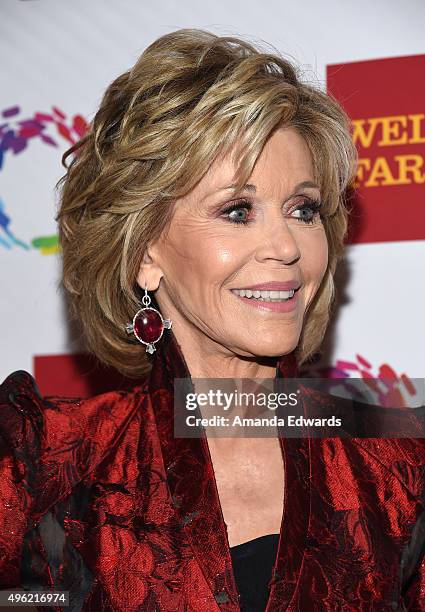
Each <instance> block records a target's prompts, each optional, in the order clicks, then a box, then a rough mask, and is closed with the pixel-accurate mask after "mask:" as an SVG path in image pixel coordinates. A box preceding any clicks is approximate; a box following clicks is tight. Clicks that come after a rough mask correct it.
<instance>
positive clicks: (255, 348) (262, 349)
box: [247, 337, 298, 357]
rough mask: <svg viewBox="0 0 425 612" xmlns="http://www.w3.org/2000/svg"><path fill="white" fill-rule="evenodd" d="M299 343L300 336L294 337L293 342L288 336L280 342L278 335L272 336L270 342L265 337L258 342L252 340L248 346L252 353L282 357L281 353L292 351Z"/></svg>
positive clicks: (260, 355)
mask: <svg viewBox="0 0 425 612" xmlns="http://www.w3.org/2000/svg"><path fill="white" fill-rule="evenodd" d="M297 344H298V337H297V338H294V340H293V342H288V338H287V337H286V338H284V339H282V341H281V342H279V341H278V340H277V339H276V337H274V338H271V339H270V341H269V342H267V341H265V340H264V338H263V339H262V340H258V342H254V343H251V342H250V343H249V348H248V347H247V348H248V351H249V352H250V354H252V355H257V356H258V357H280V356H281V355H286V354H288V353H292V351H293V350H294V349H295V348H296V347H297Z"/></svg>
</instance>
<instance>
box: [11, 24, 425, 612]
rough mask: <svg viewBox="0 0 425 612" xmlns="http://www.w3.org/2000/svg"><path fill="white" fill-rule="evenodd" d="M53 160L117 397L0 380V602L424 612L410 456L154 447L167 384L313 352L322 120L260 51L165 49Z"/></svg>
mask: <svg viewBox="0 0 425 612" xmlns="http://www.w3.org/2000/svg"><path fill="white" fill-rule="evenodd" d="M70 153H75V157H74V158H73V160H72V162H71V163H70V166H69V168H68V171H67V174H66V176H65V177H64V182H63V191H62V197H61V206H60V210H59V214H58V221H59V230H60V242H61V246H62V252H63V279H64V285H65V287H66V289H67V290H68V292H69V297H70V303H71V306H72V312H73V314H74V316H75V317H76V318H77V319H78V320H79V321H80V323H81V325H82V328H83V332H84V337H85V339H86V341H87V346H88V348H89V349H90V350H91V351H92V352H93V353H94V354H95V355H97V357H98V358H99V359H100V360H102V361H103V362H105V363H107V364H110V365H113V366H115V367H116V368H118V369H119V370H120V371H121V372H123V373H124V374H126V375H128V376H131V377H134V378H135V387H134V389H133V390H132V391H130V392H122V391H116V392H109V393H106V394H104V395H100V396H97V397H94V398H90V399H86V400H74V399H65V398H59V397H48V398H44V399H43V398H42V397H40V394H39V392H38V390H37V387H36V385H35V382H34V380H33V379H32V377H31V376H30V375H29V374H28V373H26V372H22V371H20V372H15V373H13V374H11V375H10V376H9V377H8V378H7V379H6V380H5V382H4V383H3V385H2V387H1V409H2V417H1V428H2V429H1V431H2V441H3V444H2V464H1V465H2V470H3V471H2V497H3V500H2V501H3V503H2V504H0V513H1V514H2V526H3V527H2V529H3V530H2V536H1V543H2V548H3V551H2V555H1V557H0V568H1V571H0V584H1V585H2V586H3V588H6V587H7V588H12V587H25V588H31V589H33V590H35V589H41V588H44V589H48V588H54V589H56V590H65V591H66V590H67V591H70V601H71V607H70V609H71V610H84V611H85V612H87V611H88V610H96V611H98V610H105V611H106V610H107V611H110V610H148V611H150V610H152V611H154V610H161V611H162V610H164V611H174V610H178V611H182V612H183V611H193V612H201V611H213V610H226V611H229V612H230V611H236V610H239V609H242V610H264V609H267V612H272V611H278V610H294V611H295V610H308V611H309V610H326V611H331V610H332V611H334V610H344V611H351V610H353V611H354V610H356V611H357V610H403V609H412V610H413V609H414V610H419V609H425V608H424V606H425V568H424V564H423V562H422V561H421V558H422V557H421V550H419V549H418V545H417V542H418V538H417V537H416V536H417V534H418V529H419V528H420V526H421V524H422V523H421V516H425V515H422V512H423V510H424V497H421V496H422V495H423V490H424V469H425V459H424V447H423V445H422V441H421V440H413V439H403V440H378V441H376V440H372V439H371V440H368V439H362V440H355V439H340V438H328V439H316V440H310V439H308V438H299V439H295V438H292V439H284V438H282V437H272V438H252V439H250V438H237V439H236V438H213V437H209V438H207V437H205V436H204V437H201V438H189V437H186V438H184V437H182V438H177V437H174V435H173V400H174V380H175V379H176V378H187V379H188V378H193V379H199V378H215V379H217V378H218V379H219V378H263V379H276V380H277V379H279V378H286V377H294V376H296V374H297V371H298V367H299V365H300V364H301V363H303V362H304V361H306V359H307V358H308V357H309V356H311V355H312V354H313V353H314V352H315V351H316V350H317V348H318V347H319V346H320V343H321V341H322V338H323V336H324V333H325V330H326V326H327V323H328V320H329V312H330V308H331V305H332V301H333V297H334V284H333V275H334V272H335V267H336V263H337V260H338V258H339V257H340V256H341V255H342V252H343V239H344V235H345V231H346V226H347V210H346V207H345V205H344V193H345V190H346V188H347V187H348V186H349V185H350V184H351V182H352V180H353V177H354V173H355V165H356V164H355V161H356V156H355V149H354V147H353V145H352V141H351V138H350V131H349V124H348V120H347V117H346V115H345V114H344V112H343V110H342V109H341V108H340V107H339V105H338V104H337V102H336V101H335V100H333V99H332V98H331V97H329V96H327V95H326V94H324V93H323V92H321V91H319V90H316V89H314V88H313V87H310V86H308V85H306V84H303V83H302V82H301V81H300V80H299V78H298V76H297V73H296V70H295V69H294V67H293V66H291V64H289V63H288V62H287V61H286V60H285V59H283V58H282V57H280V56H279V55H277V54H270V53H264V52H262V51H260V50H258V49H256V48H254V47H253V46H252V45H250V44H248V43H246V42H244V41H242V40H238V39H237V38H232V37H217V36H215V35H213V34H211V33H208V32H205V31H201V30H179V31H176V32H173V33H171V34H167V35H165V36H163V37H161V38H160V39H158V40H157V41H155V42H154V43H153V44H152V45H150V47H148V48H147V49H146V51H145V52H144V53H143V54H142V56H141V57H140V59H139V60H138V62H137V63H136V64H135V66H134V67H133V68H132V69H131V70H129V71H128V72H126V73H124V74H123V75H121V76H120V77H118V78H117V79H116V80H115V81H114V82H113V83H112V84H111V85H110V87H109V88H108V89H107V91H106V93H105V96H104V98H103V100H102V103H101V105H100V108H99V110H98V112H97V113H96V116H95V118H94V121H93V124H92V126H91V129H90V131H89V133H88V134H87V135H86V137H85V138H83V139H82V141H81V142H80V143H79V144H78V145H77V146H76V147H74V148H73V149H71V150H70V151H68V154H70ZM141 298H142V303H141ZM149 308H150V309H152V308H155V309H156V310H157V311H158V313H160V314H158V313H155V311H153V310H148V309H149ZM317 398H318V399H319V400H320V395H319V394H318V395H317V396H316V399H317ZM322 399H323V398H322ZM418 526H419V527H418ZM415 530H416V531H415ZM413 532H414V534H415V538H413V535H412V534H413ZM421 563H422V564H421Z"/></svg>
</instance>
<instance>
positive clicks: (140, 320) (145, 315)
mask: <svg viewBox="0 0 425 612" xmlns="http://www.w3.org/2000/svg"><path fill="white" fill-rule="evenodd" d="M150 303H151V298H150V297H149V294H148V290H147V288H146V285H145V295H144V296H143V298H142V304H143V306H144V308H141V309H140V310H138V311H137V312H136V314H135V315H134V317H133V322H132V323H127V325H126V326H125V329H126V332H127V334H134V335H135V336H136V338H137V339H138V340H139V342H142V343H143V344H146V352H147V353H154V352H155V351H156V348H155V347H154V344H155V342H158V340H160V339H161V337H162V334H163V332H164V329H170V328H171V321H170V319H163V317H162V315H161V313H160V312H159V310H156V308H152V306H149V304H150Z"/></svg>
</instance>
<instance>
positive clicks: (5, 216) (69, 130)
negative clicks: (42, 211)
mask: <svg viewBox="0 0 425 612" xmlns="http://www.w3.org/2000/svg"><path fill="white" fill-rule="evenodd" d="M20 112H21V111H20V107H19V106H13V107H10V108H7V109H5V110H3V112H2V113H1V116H2V119H3V123H1V124H0V170H3V169H4V165H5V160H6V158H11V157H12V156H15V155H21V154H23V153H24V152H25V151H28V150H29V146H30V142H31V141H32V140H33V139H38V140H39V141H41V142H43V143H45V144H46V145H47V146H49V147H57V148H59V146H60V143H61V141H64V140H65V141H66V142H67V143H68V144H69V145H73V144H75V143H76V142H77V141H78V140H79V139H80V138H81V137H82V136H84V134H85V133H86V131H87V128H88V124H87V122H86V121H85V119H84V118H83V117H82V116H81V115H73V116H72V117H71V118H67V116H66V114H65V113H63V112H62V111H61V110H59V109H58V108H56V107H52V111H51V113H40V112H36V113H35V114H34V116H33V117H32V118H29V119H18V115H19V114H20ZM12 226H13V220H12V218H11V216H10V212H9V213H8V212H7V211H6V204H5V202H4V201H3V200H2V199H1V197H0V247H4V248H6V249H12V248H15V247H17V248H22V249H26V250H29V249H37V250H38V251H39V252H40V253H41V254H42V255H49V254H51V253H55V252H57V250H58V239H57V236H56V235H50V236H49V235H47V236H35V237H34V238H32V239H31V240H29V242H26V241H25V240H22V239H21V238H19V237H18V236H17V235H16V233H15V232H14V230H13V229H12Z"/></svg>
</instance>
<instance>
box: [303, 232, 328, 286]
mask: <svg viewBox="0 0 425 612" xmlns="http://www.w3.org/2000/svg"><path fill="white" fill-rule="evenodd" d="M302 254H303V257H302V259H304V261H303V264H302V268H303V274H304V276H305V278H308V279H310V280H311V281H314V282H316V283H318V284H320V282H321V280H322V278H323V277H324V275H325V272H326V268H327V266H328V258H329V248H328V241H327V238H326V233H325V230H324V229H323V230H322V229H320V230H317V231H316V232H315V234H314V236H311V237H310V239H309V240H306V241H305V243H304V248H303V250H302Z"/></svg>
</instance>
